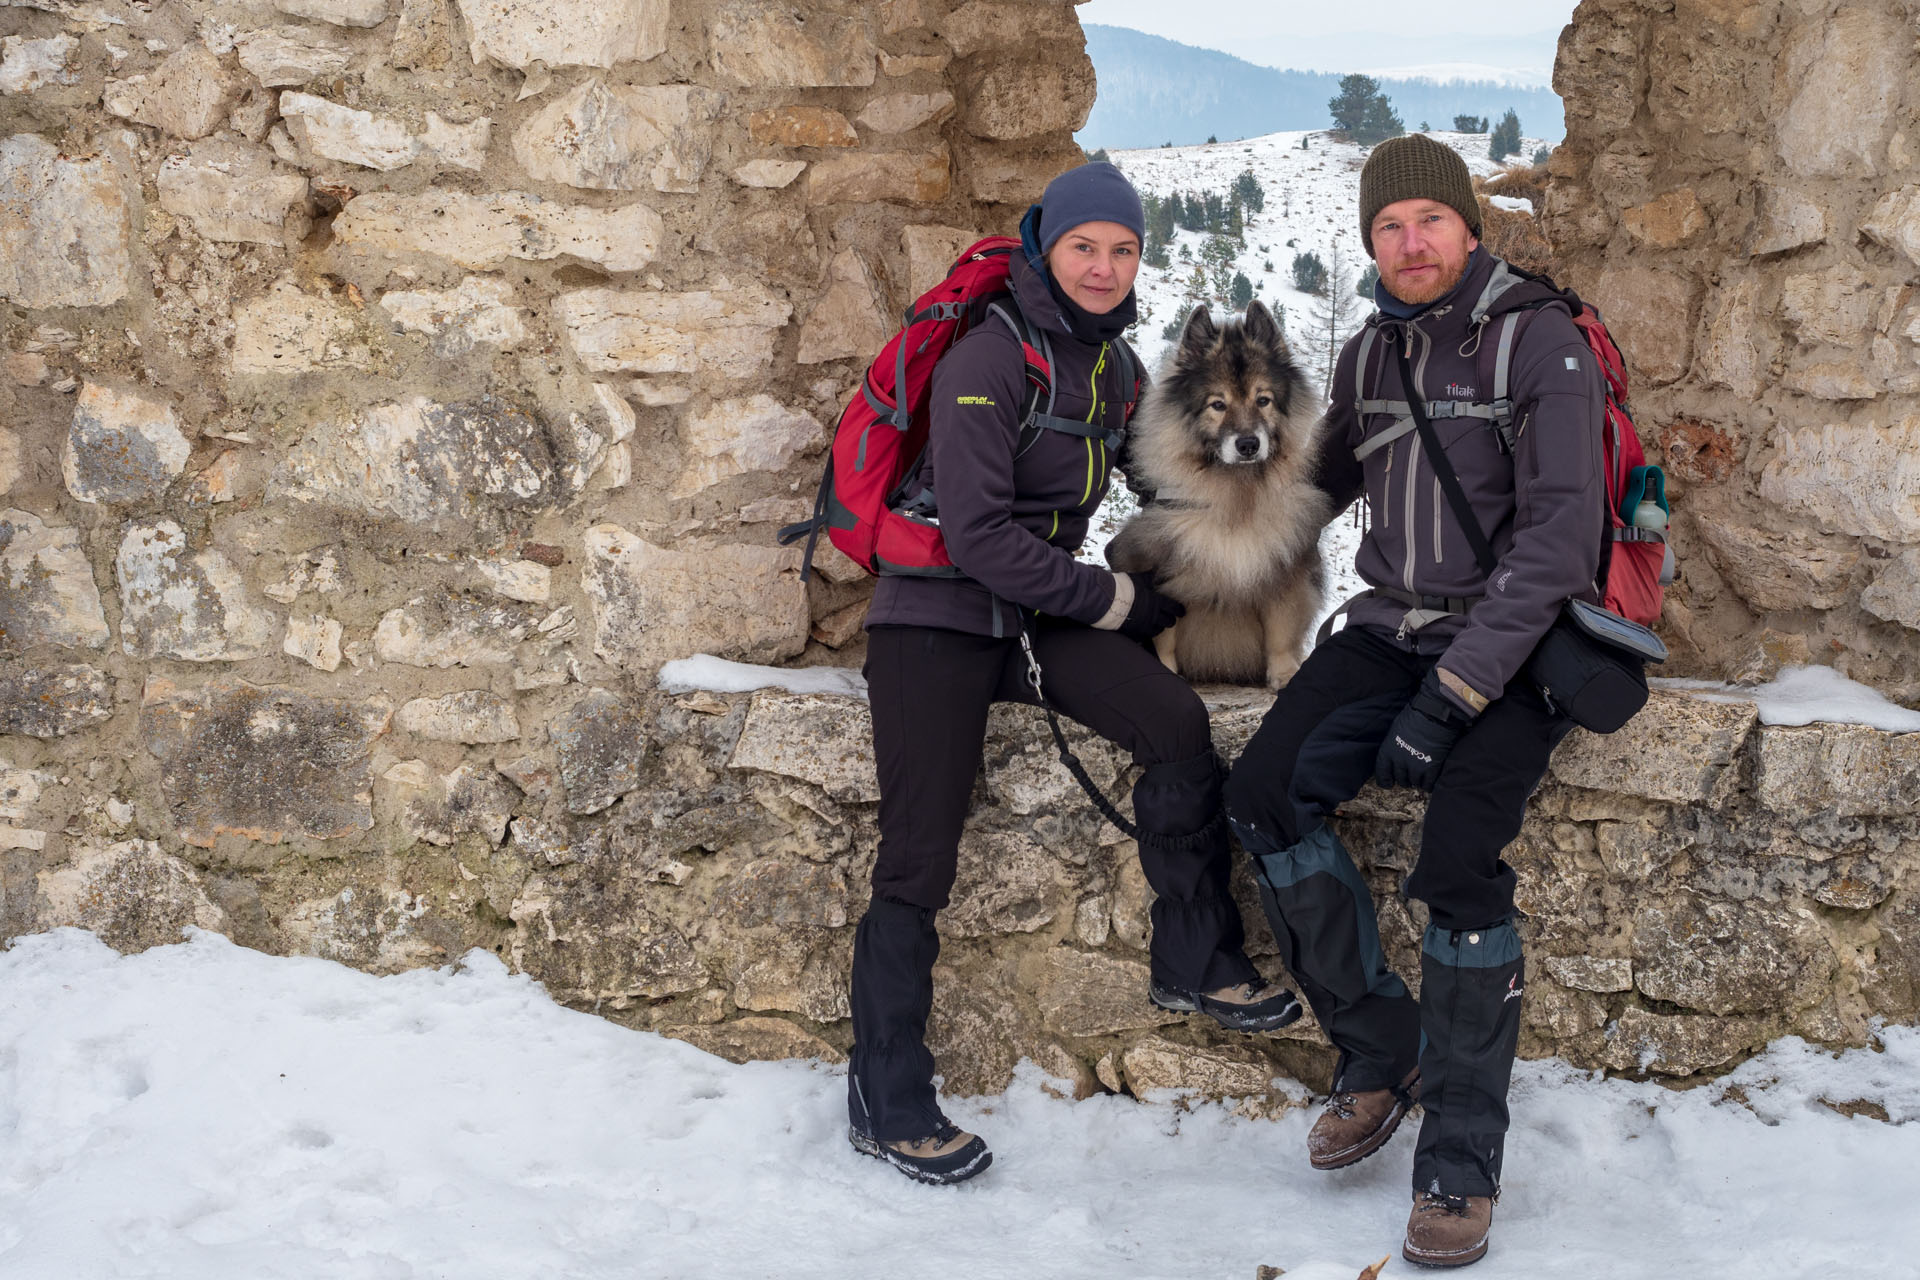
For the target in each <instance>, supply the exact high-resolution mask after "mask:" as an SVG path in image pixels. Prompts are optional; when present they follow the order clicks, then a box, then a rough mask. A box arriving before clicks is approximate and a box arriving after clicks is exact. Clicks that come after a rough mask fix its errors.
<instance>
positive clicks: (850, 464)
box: [778, 236, 1139, 580]
mask: <svg viewBox="0 0 1920 1280" xmlns="http://www.w3.org/2000/svg"><path fill="white" fill-rule="evenodd" d="M1021 251H1022V250H1021V246H1020V241H1018V240H1016V239H1014V238H1012V237H1010V236H989V237H987V238H986V239H984V240H981V241H978V242H976V243H975V244H973V245H972V246H970V247H969V248H968V249H967V250H966V251H965V252H963V253H962V254H961V255H960V257H959V259H958V260H957V261H955V263H954V264H953V269H952V270H951V271H949V272H948V273H947V278H946V279H945V280H943V281H941V282H940V283H939V284H937V285H935V286H934V287H933V288H931V289H929V290H927V292H925V293H923V294H921V295H920V296H919V297H918V298H917V299H915V300H914V304H913V306H912V307H910V308H909V309H908V310H907V313H906V317H905V324H904V327H903V328H902V329H901V330H900V332H899V333H897V334H895V335H894V336H893V339H892V340H891V341H890V342H888V343H887V345H886V346H884V347H882V348H881V349H880V354H879V355H877V356H875V357H874V360H873V363H872V364H870V365H868V366H867V372H866V375H865V376H864V377H863V378H862V379H861V381H860V393H859V394H858V395H856V396H854V397H853V399H851V400H849V401H848V402H847V407H846V408H845V409H843V410H842V411H841V413H840V419H839V421H838V422H837V423H835V425H834V428H833V445H832V448H831V449H830V450H829V451H828V454H827V465H826V474H825V475H824V476H822V478H821V480H820V490H819V493H818V495H817V496H816V497H815V499H814V504H813V514H812V516H811V517H809V518H808V519H806V520H802V521H800V522H799V523H797V524H790V525H787V526H786V527H785V528H783V529H781V530H780V532H779V535H778V537H779V540H780V545H782V546H788V545H791V544H792V543H794V542H797V541H799V540H800V539H801V538H802V537H804V538H806V540H807V549H806V555H805V558H804V561H803V564H802V568H801V577H802V579H803V580H804V579H805V578H806V576H807V575H808V574H809V573H810V572H811V570H812V565H813V549H814V546H815V545H816V544H817V543H818V541H819V538H820V534H821V531H822V530H824V531H825V532H826V535H827V538H828V539H829V540H830V541H831V542H832V543H833V545H834V546H836V547H838V548H840V550H841V551H843V552H845V553H846V554H847V556H848V558H849V559H851V560H852V561H853V562H854V563H855V564H858V565H860V566H861V567H862V568H864V569H866V571H867V572H868V573H872V574H889V575H892V574H903V575H910V576H914V577H932V578H941V577H959V576H961V574H960V570H958V569H956V568H955V567H954V565H953V561H952V560H951V559H950V558H949V557H948V556H947V547H946V543H945V542H944V541H943V540H942V538H941V536H940V525H939V521H938V517H937V514H936V508H935V506H934V499H933V494H932V492H931V491H929V490H928V489H927V487H926V486H925V485H922V484H920V483H919V474H920V463H921V460H922V459H923V458H924V457H925V454H926V448H927V428H928V422H929V412H928V409H929V400H930V398H931V393H932V388H933V367H934V365H936V364H938V363H939V361H940V357H941V356H943V355H945V354H946V353H947V351H948V349H949V348H951V347H952V346H953V344H954V343H956V342H958V341H959V340H960V339H961V338H962V337H964V336H965V335H966V334H967V333H968V332H969V331H970V330H971V329H972V328H973V327H974V326H975V325H977V324H980V323H982V322H983V321H985V320H986V319H988V318H989V317H998V318H999V319H1000V320H1002V321H1003V322H1004V323H1006V324H1007V325H1008V326H1009V327H1010V328H1011V329H1012V330H1013V332H1014V335H1015V336H1016V337H1017V338H1019V340H1020V345H1021V348H1022V349H1023V350H1024V351H1025V353H1026V360H1027V382H1028V385H1029V387H1030V388H1031V390H1030V392H1029V395H1028V398H1027V405H1026V411H1025V415H1024V417H1023V418H1022V426H1021V438H1020V444H1019V452H1021V453H1024V452H1026V450H1027V449H1029V448H1031V447H1032V444H1033V442H1034V441H1035V440H1037V439H1038V438H1039V433H1040V432H1041V431H1064V432H1067V433H1069V434H1071V435H1077V436H1088V437H1093V438H1098V439H1101V440H1103V441H1104V442H1105V443H1106V444H1107V447H1108V449H1109V450H1110V451H1113V450H1118V448H1119V447H1120V444H1121V442H1122V440H1123V439H1124V433H1123V432H1110V431H1107V430H1105V429H1104V428H1101V427H1099V426H1097V425H1094V424H1091V423H1086V422H1075V421H1073V420H1072V419H1069V418H1057V417H1055V416H1053V414H1052V413H1051V412H1050V411H1051V410H1052V408H1053V359H1052V343H1051V341H1050V340H1049V339H1048V338H1047V336H1046V335H1045V334H1044V333H1038V332H1036V331H1035V330H1034V329H1033V328H1032V326H1030V325H1029V324H1028V323H1027V321H1026V317H1024V316H1022V315H1021V314H1020V308H1019V307H1018V306H1017V305H1015V303H1014V299H1013V295H1012V294H1011V293H1010V292H1009V291H1008V286H1007V279H1008V273H1009V269H1010V265H1011V260H1012V255H1013V254H1015V253H1018V252H1021ZM1115 347H1116V349H1117V350H1118V351H1119V353H1120V359H1121V362H1122V363H1121V374H1122V379H1123V385H1128V384H1130V385H1131V386H1132V387H1133V396H1134V398H1137V397H1138V396H1139V379H1138V374H1137V370H1138V367H1139V366H1138V363H1137V361H1136V360H1135V358H1134V356H1133V352H1132V351H1131V350H1130V349H1129V348H1128V347H1127V344H1126V343H1125V342H1124V341H1122V342H1118V343H1116V344H1115ZM1133 403H1134V401H1133V399H1129V400H1128V401H1127V414H1128V415H1129V416H1131V414H1132V411H1133Z"/></svg>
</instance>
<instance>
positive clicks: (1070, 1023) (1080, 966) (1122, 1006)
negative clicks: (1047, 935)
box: [1035, 947, 1185, 1036]
mask: <svg viewBox="0 0 1920 1280" xmlns="http://www.w3.org/2000/svg"><path fill="white" fill-rule="evenodd" d="M1039 974H1040V980H1039V983H1038V984H1037V986H1036V989H1035V994H1036V997H1037V998H1038V1000H1039V1004H1040V1015H1041V1017H1042V1019H1043V1020H1044V1021H1045V1022H1046V1025H1047V1028H1048V1030H1050V1031H1055V1032H1058V1033H1060V1034H1062V1035H1067V1036H1105V1035H1113V1034H1114V1033H1116V1032H1120V1031H1137V1030H1140V1029H1142V1028H1145V1027H1163V1026H1166V1025H1167V1024H1168V1023H1170V1022H1179V1021H1181V1020H1182V1019H1183V1018H1184V1016H1185V1015H1183V1014H1178V1013H1169V1012H1168V1011H1167V1010H1165V1009H1161V1008H1157V1007H1155V1006H1154V1005H1152V1004H1150V1003H1148V1001H1147V977H1148V971H1147V966H1146V963H1145V962H1144V961H1140V960H1127V959H1123V958H1121V957H1119V956H1113V955H1107V954H1105V953H1104V952H1099V951H1076V950H1074V949H1073V948H1071V947H1054V948H1051V949H1050V950H1048V951H1047V953H1046V955H1045V956H1044V957H1043V958H1042V959H1041V961H1040V970H1039Z"/></svg>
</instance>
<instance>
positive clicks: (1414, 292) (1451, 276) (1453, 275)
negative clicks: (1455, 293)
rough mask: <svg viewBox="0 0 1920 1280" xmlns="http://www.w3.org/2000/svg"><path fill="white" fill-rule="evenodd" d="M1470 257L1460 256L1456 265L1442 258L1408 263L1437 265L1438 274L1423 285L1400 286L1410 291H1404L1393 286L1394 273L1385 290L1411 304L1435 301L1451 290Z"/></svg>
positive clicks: (1419, 304)
mask: <svg viewBox="0 0 1920 1280" xmlns="http://www.w3.org/2000/svg"><path fill="white" fill-rule="evenodd" d="M1471 258H1472V255H1471V254H1469V255H1467V257H1465V258H1462V259H1461V260H1460V262H1459V264H1458V265H1457V266H1453V267H1449V266H1448V264H1447V263H1446V262H1445V261H1443V260H1442V261H1435V262H1432V263H1424V262H1415V263H1409V264H1408V265H1409V266H1415V267H1422V266H1437V267H1439V268H1440V271H1439V274H1437V275H1435V276H1433V277H1432V278H1431V281H1430V283H1428V284H1426V285H1425V286H1423V287H1412V286H1402V288H1409V289H1410V290H1411V291H1410V292H1404V293H1403V292H1402V291H1401V288H1396V287H1395V285H1396V284H1398V276H1397V275H1396V277H1395V281H1394V283H1391V284H1388V285H1387V292H1388V293H1391V294H1392V295H1393V296H1394V297H1396V298H1398V299H1400V301H1402V302H1405V303H1409V304H1411V305H1413V306H1424V305H1425V304H1427V303H1429V302H1434V301H1437V300H1439V299H1441V298H1444V297H1446V296H1447V294H1448V293H1450V292H1451V291H1452V290H1453V286H1455V285H1457V284H1459V283H1460V280H1461V278H1462V277H1463V276H1465V275H1466V274H1467V263H1468V262H1469V261H1470V260H1471ZM1403 269H1404V268H1403Z"/></svg>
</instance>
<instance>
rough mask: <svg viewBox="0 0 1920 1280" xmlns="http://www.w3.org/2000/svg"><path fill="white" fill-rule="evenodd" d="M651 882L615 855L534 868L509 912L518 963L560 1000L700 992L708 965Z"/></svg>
mask: <svg viewBox="0 0 1920 1280" xmlns="http://www.w3.org/2000/svg"><path fill="white" fill-rule="evenodd" d="M645 887H646V886H644V885H641V884H639V883H636V882H635V881H634V880H633V879H632V878H631V877H629V876H628V875H626V874H625V872H624V869H623V868H621V867H620V866H618V865H617V864H616V863H615V862H614V860H613V859H610V858H598V859H594V860H591V861H585V862H578V863H573V864H569V865H567V866H564V867H557V868H553V869H550V870H546V871H536V872H535V873H534V874H533V875H531V876H529V877H528V878H527V881H526V883H525V884H524V885H523V886H522V887H521V890H520V894H519V896H518V897H517V898H515V899H514V901H513V906H512V909H511V912H510V915H511V917H512V919H513V922H514V923H515V924H516V925H518V926H519V928H518V929H517V930H516V931H515V938H514V943H513V963H514V968H516V969H519V970H521V971H522V972H524V973H527V974H529V975H530V976H532V977H533V978H535V979H536V980H537V981H539V982H540V983H541V984H542V985H543V986H545V987H546V988H547V990H548V991H550V992H552V993H553V997H554V999H556V1000H563V1001H573V1002H577V1003H581V1004H584V1005H588V1006H593V1005H596V1004H598V1003H600V1002H601V1001H612V1002H613V1003H614V1004H615V1006H616V1007H621V1006H623V1005H624V1002H626V1001H628V1000H631V999H633V998H635V997H641V998H646V999H659V998H661V997H663V996H671V995H678V994H680V993H681V992H686V991H698V990H699V989H700V988H701V987H704V986H706V985H707V971H706V967H705V966H704V965H703V964H701V962H700V960H699V958H698V957H697V956H695V955H694V952H693V947H692V946H691V945H689V944H688V942H687V939H686V935H685V934H683V933H681V932H680V930H678V929H677V928H675V927H674V926H673V925H672V924H671V923H669V922H668V921H666V920H663V919H661V918H660V916H659V914H658V913H657V912H656V911H655V910H654V909H653V908H652V906H651V905H650V904H649V903H648V902H647V899H646V895H645V894H644V892H643V890H644V889H645Z"/></svg>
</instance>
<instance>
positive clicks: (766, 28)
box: [707, 0, 879, 88]
mask: <svg viewBox="0 0 1920 1280" xmlns="http://www.w3.org/2000/svg"><path fill="white" fill-rule="evenodd" d="M707 49H708V56H709V58H710V60H711V62H712V64H713V69H714V70H715V71H717V72H719V73H720V74H721V75H723V76H725V77H727V78H728V79H730V80H733V81H735V82H736V83H739V84H743V85H752V86H755V87H774V86H780V87H794V88H800V87H813V86H819V87H823V88H824V87H844V86H864V85H870V84H872V83H873V79H874V70H875V65H876V61H877V58H878V55H879V46H878V45H876V44H875V43H874V39H873V29H872V28H871V27H870V26H869V25H868V24H867V22H866V20H865V19H864V18H856V17H852V16H843V15H841V14H837V13H834V12H832V11H830V10H821V9H810V10H808V11H807V12H806V13H804V14H802V13H800V12H798V11H796V10H795V9H793V8H792V7H791V6H789V5H783V4H775V3H769V2H768V0H726V2H725V3H722V4H720V5H718V6H716V8H715V9H714V11H713V12H712V14H711V16H709V18H708V19H707Z"/></svg>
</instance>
